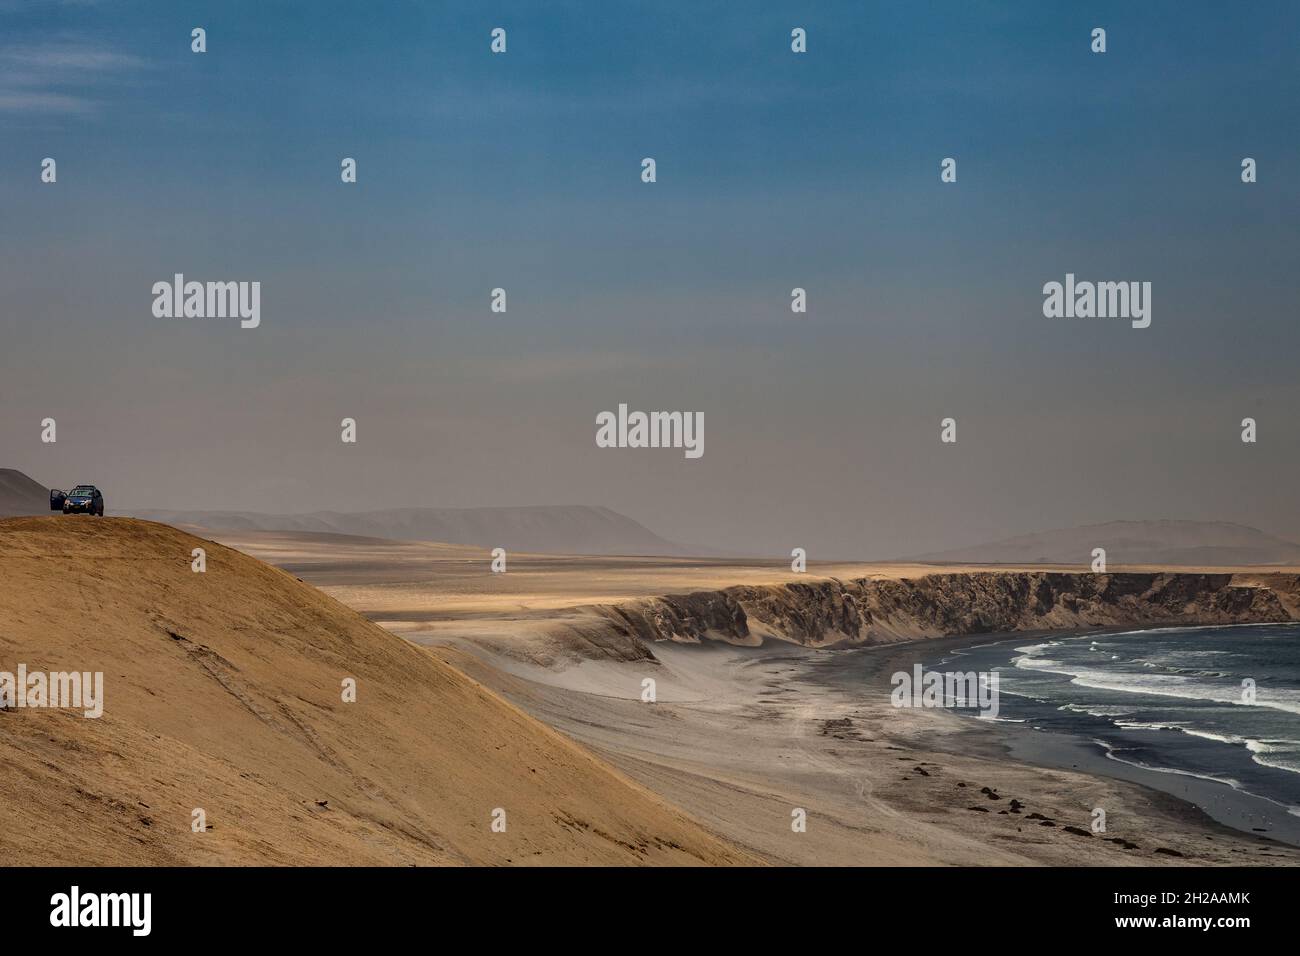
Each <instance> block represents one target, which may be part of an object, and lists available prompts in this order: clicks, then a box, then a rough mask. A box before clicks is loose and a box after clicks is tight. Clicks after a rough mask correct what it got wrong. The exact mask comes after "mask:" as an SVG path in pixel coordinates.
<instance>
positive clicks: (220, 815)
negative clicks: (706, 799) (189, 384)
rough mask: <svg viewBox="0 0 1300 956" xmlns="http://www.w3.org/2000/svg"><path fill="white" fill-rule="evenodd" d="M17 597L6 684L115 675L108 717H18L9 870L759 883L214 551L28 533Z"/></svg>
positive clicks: (5, 843) (18, 549)
mask: <svg viewBox="0 0 1300 956" xmlns="http://www.w3.org/2000/svg"><path fill="white" fill-rule="evenodd" d="M197 547H202V548H204V549H206V558H207V570H206V572H205V573H196V572H195V571H193V570H192V569H191V561H192V557H191V551H192V549H194V548H197ZM0 580H2V581H3V582H4V586H3V587H2V588H0V671H8V672H15V671H16V670H17V668H18V665H19V664H25V665H26V666H27V669H28V671H29V672H31V671H46V672H48V671H73V670H75V671H83V672H84V671H89V672H95V671H102V672H103V675H104V699H105V703H104V712H103V716H102V717H100V718H98V719H87V718H85V717H83V716H81V713H80V711H69V710H49V709H45V710H42V709H30V708H25V709H9V710H6V711H3V712H0V763H2V764H3V767H4V772H3V774H0V855H3V857H4V858H5V859H6V860H7V861H9V862H10V863H15V864H73V863H76V864H138V865H144V864H189V863H250V864H251V863H276V864H345V863H347V864H445V863H489V864H491V863H514V864H527V863H539V864H578V863H607V864H638V863H670V864H692V863H708V864H720V863H741V862H750V860H749V858H748V857H747V856H745V855H744V854H743V853H741V852H740V851H738V850H735V849H733V848H732V847H730V846H729V845H727V844H725V843H724V842H722V841H721V840H719V839H718V838H716V837H714V836H713V835H711V834H710V833H708V832H707V831H705V830H704V829H702V828H701V827H700V826H699V825H697V824H696V823H695V822H693V821H692V820H690V819H689V818H687V817H686V816H684V815H683V814H681V813H679V812H677V811H676V810H674V809H672V808H670V807H669V806H667V805H666V804H664V803H663V802H661V801H660V800H659V799H658V798H656V797H654V796H653V795H651V794H650V793H648V792H647V791H645V790H642V789H641V788H639V787H637V786H636V785H634V784H632V783H630V782H629V781H627V780H626V779H625V778H623V777H621V776H620V775H619V774H617V773H616V772H615V771H613V770H612V769H611V768H609V767H607V766H606V765H605V764H603V763H601V762H600V761H598V760H597V759H596V758H594V757H593V756H591V755H590V754H588V753H587V752H586V751H584V750H582V749H581V748H579V747H578V746H577V745H575V744H574V743H572V742H571V741H570V740H568V739H567V738H565V737H562V736H560V735H559V734H557V733H555V732H553V731H551V730H549V729H548V728H546V727H545V726H543V725H542V724H541V723H539V722H537V721H536V720H534V719H532V718H530V717H528V716H526V715H524V714H523V713H522V712H521V711H520V710H518V709H517V708H515V707H514V706H512V705H510V704H508V703H506V702H505V701H503V700H501V699H500V698H498V697H496V696H495V695H494V694H492V693H491V692H489V691H487V690H486V689H484V688H483V687H482V686H481V685H479V684H477V683H476V682H474V681H473V680H471V679H469V678H468V677H466V676H464V675H463V674H461V673H460V672H459V671H457V670H455V669H454V668H452V667H451V666H449V665H447V664H446V663H444V662H443V661H441V660H439V659H437V658H435V657H434V656H433V655H431V654H429V653H427V652H426V651H424V650H422V649H420V648H417V647H414V646H412V645H410V644H408V643H406V642H405V641H402V640H401V639H399V638H397V637H395V636H393V635H391V634H389V633H387V632H385V631H384V630H383V629H381V628H380V627H378V626H376V625H374V624H372V623H370V622H368V621H366V620H365V619H363V618H362V617H360V616H359V615H357V614H356V613H354V612H353V611H351V610H349V609H347V608H345V607H344V606H342V605H341V604H339V603H337V602H336V601H334V600H333V599H331V598H329V597H327V596H325V595H324V594H322V593H321V592H319V591H316V590H315V589H313V588H311V587H308V586H307V585H304V584H302V583H301V582H299V581H297V580H296V579H295V578H294V577H292V576H291V575H289V574H287V573H285V572H283V571H280V570H278V569H276V568H272V567H270V566H268V565H265V564H262V563H261V562H259V561H257V560H255V559H253V558H251V557H248V556H247V555H244V554H241V553H239V552H236V551H232V550H230V549H227V548H225V547H223V546H221V545H219V544H216V543H214V542H211V541H205V540H202V539H199V538H195V537H192V536H190V535H187V534H184V533H182V532H179V531H177V530H175V529H173V528H170V527H167V526H164V525H158V524H153V523H150V522H145V521H139V520H135V519H126V518H120V519H113V518H108V519H91V518H80V519H78V518H70V519H69V518H63V517H61V516H59V517H43V518H14V519H8V520H5V521H0ZM349 677H350V678H354V679H355V680H356V685H357V699H356V702H355V703H344V702H343V699H342V687H343V681H344V679H345V678H349ZM496 808H503V809H504V810H505V811H506V822H507V826H506V832H504V833H495V832H493V831H492V826H491V824H492V819H493V811H494V810H495V809H496ZM195 809H202V810H203V811H204V812H205V814H206V820H207V823H208V825H209V827H210V829H209V830H208V832H205V833H194V832H192V829H191V821H192V814H193V811H194V810H195Z"/></svg>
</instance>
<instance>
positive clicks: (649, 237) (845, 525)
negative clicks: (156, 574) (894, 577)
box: [0, 0, 1300, 557]
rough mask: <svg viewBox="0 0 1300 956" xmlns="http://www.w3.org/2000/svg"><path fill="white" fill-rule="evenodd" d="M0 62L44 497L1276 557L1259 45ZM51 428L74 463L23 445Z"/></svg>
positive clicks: (830, 23)
mask: <svg viewBox="0 0 1300 956" xmlns="http://www.w3.org/2000/svg"><path fill="white" fill-rule="evenodd" d="M0 21H2V22H3V24H4V28H3V32H2V34H0V36H2V39H0V123H3V125H4V130H5V135H4V136H3V137H0V215H2V216H3V218H4V222H5V226H4V228H3V230H2V231H0V277H2V278H3V280H4V287H5V289H6V290H7V293H6V297H7V300H8V301H7V304H6V309H5V313H6V314H5V315H4V317H3V318H0V335H2V336H3V340H4V343H5V345H6V346H7V347H6V348H5V349H4V355H5V357H4V358H3V359H2V360H0V361H3V362H4V366H3V372H4V375H3V382H0V398H3V404H4V408H3V414H2V415H0V448H2V449H4V451H5V457H6V461H5V462H3V463H0V464H6V465H10V466H13V467H22V468H23V469H24V470H27V471H28V472H29V473H31V474H33V475H34V476H35V477H37V478H38V479H39V480H42V481H47V482H49V483H51V484H56V483H57V482H58V480H64V479H65V478H66V480H83V478H84V477H85V476H86V475H88V474H90V473H92V472H93V473H94V475H102V476H105V477H103V478H101V479H87V480H98V481H99V483H101V484H102V485H105V486H114V490H116V491H117V495H116V500H117V501H118V502H119V503H120V504H121V505H122V506H135V507H146V506H151V505H156V506H159V507H165V506H174V505H180V504H182V503H183V502H182V501H180V500H178V496H177V493H176V490H175V489H176V485H177V481H179V482H180V483H182V484H183V486H184V487H185V488H187V489H192V490H193V491H194V492H196V493H197V494H199V495H201V496H202V497H203V498H204V500H205V501H207V502H209V503H210V504H211V506H220V507H242V508H261V509H267V510H274V509H279V508H286V509H290V508H291V509H293V510H300V509H306V508H315V507H334V508H361V507H368V506H376V507H378V506H384V505H391V504H402V503H406V501H407V499H408V498H409V496H405V497H404V496H403V495H402V494H401V492H400V491H394V490H393V489H395V488H401V487H402V486H403V485H405V484H407V483H410V484H412V485H415V486H419V487H433V488H436V489H437V490H438V496H437V497H438V500H437V501H436V503H437V504H443V505H448V506H455V505H491V504H525V503H569V502H574V503H591V504H606V505H609V506H611V507H615V508H618V509H619V510H622V511H625V512H627V513H629V514H631V515H633V516H634V517H637V518H639V519H641V520H643V521H645V522H646V523H647V524H649V525H650V526H652V527H654V528H655V529H656V530H658V531H660V532H661V533H663V534H665V535H668V536H670V537H672V536H676V537H679V538H688V539H691V540H696V541H699V542H700V543H702V544H707V545H710V546H712V547H743V548H745V549H751V550H765V549H776V550H780V549H783V550H784V552H786V553H788V550H789V546H786V545H785V542H786V541H788V540H791V539H798V542H796V543H803V546H810V547H811V548H812V549H817V548H820V549H821V550H822V551H824V552H834V553H836V554H840V555H860V556H864V557H880V556H889V555H894V554H901V553H908V552H915V551H921V550H928V549H930V548H932V547H937V546H942V545H946V544H953V545H957V544H963V543H966V542H968V541H975V540H980V539H981V538H983V537H989V536H998V535H1001V534H1013V533H1019V532H1024V531H1031V530H1036V529H1039V528H1042V527H1051V526H1057V525H1066V524H1072V523H1077V522H1083V521H1103V520H1108V519H1110V518H1122V517H1204V518H1225V519H1229V520H1240V521H1245V522H1248V523H1253V524H1257V525H1260V526H1264V527H1266V528H1268V529H1269V530H1273V531H1276V532H1279V533H1285V534H1291V535H1295V536H1300V514H1298V513H1297V509H1296V506H1295V505H1294V503H1293V502H1292V500H1291V499H1292V496H1291V494H1290V492H1289V490H1288V488H1289V487H1293V486H1294V479H1295V477H1296V466H1297V456H1296V452H1295V448H1296V447H1297V443H1296V439H1297V438H1300V425H1298V424H1297V423H1296V422H1295V421H1294V420H1293V415H1292V414H1291V413H1292V411H1293V410H1294V408H1295V407H1296V401H1295V400H1296V398H1297V397H1300V396H1297V395H1296V385H1295V378H1296V376H1295V374H1294V355H1295V354H1296V346H1297V345H1300V342H1298V341H1297V337H1298V336H1300V333H1297V331H1296V321H1295V320H1296V306H1295V302H1296V295H1295V286H1296V281H1295V276H1296V275H1297V273H1300V268H1298V267H1300V262H1297V258H1298V254H1300V246H1298V244H1297V238H1296V236H1297V233H1296V213H1297V210H1298V208H1300V188H1298V187H1297V185H1296V179H1295V175H1294V170H1295V169H1296V168H1297V161H1298V160H1300V149H1298V146H1300V142H1298V140H1300V134H1298V132H1297V129H1298V124H1297V123H1296V119H1295V108H1296V103H1297V102H1300V98H1298V97H1297V93H1300V88H1298V87H1300V78H1298V76H1300V74H1298V72H1297V70H1296V69H1295V63H1296V61H1297V46H1300V7H1298V6H1297V5H1295V4H1293V3H1281V2H1279V3H1260V4H1254V5H1252V6H1251V7H1250V10H1249V15H1246V14H1244V13H1243V12H1242V11H1241V10H1239V9H1234V8H1233V7H1232V6H1231V5H1227V4H1217V3H1204V4H1200V3H1142V4H1133V3H1094V4H1086V5H1084V4H1074V3H1063V2H1062V3H1024V4H1001V3H997V4H995V3H970V2H965V3H958V2H951V3H902V2H895V3H838V4H837V3H815V4H813V3H808V4H796V3H757V4H746V5H743V6H741V5H738V4H734V3H733V4H726V3H717V4H709V3H704V4H698V3H692V4H685V3H682V4H677V3H653V4H650V3H645V4H636V3H603V4H595V3H584V4H578V3H557V4H544V5H543V4H536V3H533V4H468V3H466V4H435V3H375V4H364V5H363V4H355V3H348V4H342V3H338V4H333V3H323V4H322V3H314V4H288V3H242V2H223V3H219V4H218V3H212V4H198V3H167V4H163V3H138V2H119V0H100V2H86V0H81V2H66V3H57V2H52V3H40V4H34V3H33V4H28V3H14V2H4V3H0ZM194 26H203V27H205V28H206V29H207V31H208V52H207V53H206V54H203V55H195V54H193V53H191V52H190V48H189V45H190V39H189V37H190V30H191V29H192V28H193V27H194ZM496 26H501V27H504V28H505V29H506V30H507V31H508V37H509V52H508V53H507V54H506V55H504V56H493V55H491V54H490V52H489V51H488V42H489V31H490V30H491V29H492V28H493V27H496ZM794 26H802V27H804V28H806V29H807V31H808V37H809V39H808V45H809V52H808V53H807V54H806V55H801V56H800V55H794V54H792V53H791V52H790V48H789V33H790V29H791V28H792V27H794ZM1094 26H1102V27H1105V28H1106V29H1107V31H1108V52H1107V53H1106V54H1104V55H1096V54H1093V53H1091V52H1090V50H1089V33H1090V31H1091V29H1092V28H1093V27H1094ZM45 156H53V157H55V158H57V160H58V163H59V182H58V183H57V184H56V185H54V186H49V185H44V184H41V183H40V182H39V178H38V172H39V162H40V160H41V159H42V158H43V157H45ZM344 156H352V157H355V158H356V159H357V160H358V164H359V182H358V183H357V184H356V185H354V186H345V185H343V184H342V183H340V181H339V175H338V171H339V161H340V159H341V158H342V157H344ZM644 156H653V157H655V159H656V161H657V163H658V182H657V183H655V184H653V185H646V184H643V183H641V182H640V179H639V171H640V166H639V164H640V160H641V158H642V157H644ZM946 156H953V157H955V158H956V159H957V160H958V182H957V183H956V184H951V185H943V184H941V183H940V182H939V176H938V172H939V161H940V160H941V159H942V158H943V157H946ZM1243 156H1252V157H1255V158H1256V159H1257V160H1258V161H1259V164H1260V166H1259V169H1260V181H1259V182H1258V183H1256V184H1253V185H1250V186H1245V185H1243V184H1242V183H1241V182H1240V180H1239V164H1240V161H1241V158H1242V157H1243ZM1067 271H1072V272H1075V273H1077V274H1079V275H1080V276H1081V277H1092V278H1097V279H1142V280H1149V281H1151V282H1152V283H1153V287H1154V295H1153V298H1154V308H1155V318H1154V322H1153V325H1152V327H1151V328H1150V329H1148V330H1144V331H1142V332H1136V331H1134V330H1130V329H1127V328H1125V327H1122V326H1117V325H1115V324H1107V323H1091V324H1089V323H1083V324H1080V323H1068V322H1058V323H1052V322H1050V321H1049V320H1046V319H1044V318H1043V316H1042V314H1041V291H1040V290H1041V287H1042V284H1043V283H1044V282H1046V281H1049V280H1052V279H1058V280H1059V279H1060V278H1062V277H1063V275H1064V274H1065V273H1066V272H1067ZM174 272H184V273H186V274H187V275H188V276H191V277H194V278H232V279H235V278H240V279H258V280H260V281H261V282H262V283H263V313H264V320H263V327H262V328H261V329H258V330H256V331H255V332H243V331H241V330H239V329H238V328H234V329H231V328H227V327H223V326H219V325H211V324H208V325H203V324H201V323H200V324H191V325H186V324H184V323H171V324H167V323H164V322H160V320H157V319H154V318H153V317H152V315H151V314H150V312H149V308H148V306H149V302H150V298H149V296H148V289H149V288H150V286H151V285H152V283H153V282H154V281H157V280H159V279H165V278H169V277H170V276H171V275H172V274H173V273H174ZM796 285H798V286H803V287H806V288H807V289H808V293H809V301H810V312H809V314H808V315H807V316H793V315H791V313H790V311H789V306H788V303H789V290H790V289H791V288H792V287H793V286H796ZM496 286H503V287H505V288H506V289H507V290H508V293H509V296H510V310H509V312H508V313H507V314H506V315H505V316H493V315H491V314H489V313H488V311H487V297H488V291H489V290H490V289H491V288H493V287H496ZM87 336H89V337H90V338H89V341H88V340H87V338H86V337H87ZM90 343H93V344H90ZM621 401H626V402H629V403H630V404H631V405H632V406H633V407H642V408H647V409H650V408H681V409H694V410H700V411H703V412H704V413H705V417H706V420H707V421H708V422H709V426H708V428H707V429H706V431H707V435H708V438H707V442H708V451H707V452H706V454H705V457H704V458H703V459H701V460H700V461H698V462H686V461H683V460H681V459H680V458H676V457H671V456H670V457H663V456H660V457H650V456H648V455H647V454H639V453H634V452H609V451H604V452H598V451H597V450H596V449H595V448H594V443H593V438H592V436H593V433H594V425H593V422H594V416H595V414H596V413H597V412H598V411H600V410H603V409H609V408H614V407H616V406H617V404H618V403H619V402H621ZM1242 409H1245V411H1242ZM1261 409H1262V411H1260V410H1261ZM1251 410H1254V411H1256V412H1257V413H1259V414H1260V415H1261V417H1262V418H1265V419H1266V420H1267V428H1264V426H1263V425H1261V434H1262V436H1264V437H1262V438H1261V443H1260V445H1259V446H1257V447H1254V448H1250V449H1248V450H1249V452H1250V453H1252V454H1253V455H1254V457H1253V458H1252V459H1250V460H1248V461H1247V460H1243V459H1242V458H1241V454H1242V449H1241V447H1240V442H1236V440H1235V439H1236V430H1235V429H1234V427H1233V426H1234V424H1235V423H1236V422H1239V421H1240V419H1241V417H1242V416H1243V415H1244V414H1248V413H1250V411H1251ZM47 414H49V415H54V416H55V417H57V418H59V419H60V421H64V420H68V421H69V422H70V423H71V424H70V425H69V427H68V429H66V430H65V432H64V434H66V438H65V437H63V435H61V438H60V442H59V443H58V445H57V446H41V445H40V444H39V442H38V441H37V439H38V436H39V433H38V430H37V429H35V428H34V427H33V425H32V422H33V421H39V419H40V418H42V417H44V416H45V415H47ZM348 414H351V415H353V416H354V417H356V418H358V421H359V422H360V425H361V441H360V442H359V444H358V445H357V447H356V448H353V449H347V450H348V451H349V452H357V453H358V454H353V455H351V457H347V458H344V457H341V456H340V449H339V448H338V447H337V445H338V442H337V423H338V420H339V419H340V418H341V417H342V416H343V415H348ZM945 415H953V416H955V417H957V418H958V420H959V423H960V427H961V432H960V438H959V442H958V445H957V446H954V447H943V448H940V447H939V446H938V440H937V432H938V424H937V423H938V420H939V418H940V417H943V416H945ZM34 442H35V443H34ZM65 471H75V472H77V475H76V476H64V475H63V472H65ZM1099 476H1105V477H1104V478H1102V477H1099ZM1243 487H1249V488H1251V489H1252V491H1251V493H1250V494H1248V495H1243V494H1242V493H1241V489H1242V488H1243ZM756 516H762V517H761V520H760V519H759V518H758V517H756ZM790 546H793V545H790Z"/></svg>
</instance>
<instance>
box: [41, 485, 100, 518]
mask: <svg viewBox="0 0 1300 956" xmlns="http://www.w3.org/2000/svg"><path fill="white" fill-rule="evenodd" d="M50 510H51V511H60V510H61V511H62V512H63V513H64V514H65V515H70V514H76V513H77V512H83V511H84V512H85V513H86V514H88V515H99V516H100V517H101V518H102V517H103V516H104V495H103V494H102V493H101V492H100V490H99V489H98V488H96V487H95V486H94V485H77V487H75V488H73V489H72V490H71V491H68V492H63V491H59V490H58V489H57V488H53V489H51V490H50Z"/></svg>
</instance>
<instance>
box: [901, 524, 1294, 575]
mask: <svg viewBox="0 0 1300 956" xmlns="http://www.w3.org/2000/svg"><path fill="white" fill-rule="evenodd" d="M1093 548H1105V549H1106V561H1107V563H1108V564H1157V565H1171V566H1178V567H1186V566H1198V565H1199V566H1240V565H1278V564H1282V565H1293V564H1300V544H1297V543H1295V542H1293V541H1287V540H1284V539H1282V538H1278V537H1276V536H1274V535H1271V534H1266V533H1265V532H1263V531H1260V530H1259V529H1258V528H1251V527H1248V526H1246V525H1241V524H1233V523H1232V522H1228V521H1177V520H1164V521H1109V522H1106V523H1105V524H1094V525H1084V526H1081V527H1077V528H1058V529H1055V530H1052V531H1043V532H1039V533H1037V534H1026V535H1019V536H1017V537H1014V538H1004V539H1002V540H1000V541H991V542H989V543H988V544H980V545H975V546H973V547H966V548H954V549H952V550H948V551H935V552H931V553H929V554H922V555H917V556H915V557H912V558H909V559H908V560H912V561H922V562H932V563H952V564H1065V565H1076V566H1086V565H1089V564H1090V563H1091V562H1092V550H1093Z"/></svg>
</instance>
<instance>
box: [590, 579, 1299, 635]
mask: <svg viewBox="0 0 1300 956" xmlns="http://www.w3.org/2000/svg"><path fill="white" fill-rule="evenodd" d="M596 611H597V613H599V614H600V615H601V616H603V617H604V618H605V619H606V621H607V622H608V623H609V625H610V626H611V627H612V628H613V630H614V631H615V632H616V633H617V634H618V635H619V637H621V638H624V639H627V640H628V641H629V642H631V643H633V644H640V645H642V646H647V645H653V644H654V643H656V642H659V641H678V642H685V643H699V642H702V641H723V642H726V643H729V644H742V645H758V644H761V643H762V642H763V641H764V640H784V641H791V642H793V643H796V644H803V645H806V646H810V647H828V646H832V645H843V646H854V645H863V644H882V643H891V642H896V641H904V640H915V639H918V638H926V637H944V636H955V635H962V634H991V633H1007V632H1014V631H1046V630H1064V629H1079V628H1088V627H1129V626H1132V627H1139V626H1140V627H1157V626H1162V625H1211V624H1246V623H1267V622H1273V621H1291V620H1297V619H1300V576H1297V575H1294V574H1269V573H1249V574H1197V573H1186V574H1184V573H1136V572H1121V573H1115V574H1086V573H1069V572H1058V571H976V572H959V573H948V574H930V575H925V576H923V577H918V578H861V579H856V580H850V581H840V580H837V579H834V578H826V579H818V580H813V581H809V582H806V583H805V582H794V583H790V584H782V585H767V586H739V587H732V588H726V589H724V590H720V591H696V592H693V593H691V594H675V595H665V596H663V597H658V598H653V599H649V600H643V601H636V602H632V603H628V604H622V605H618V606H611V607H601V608H597V609H596Z"/></svg>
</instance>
